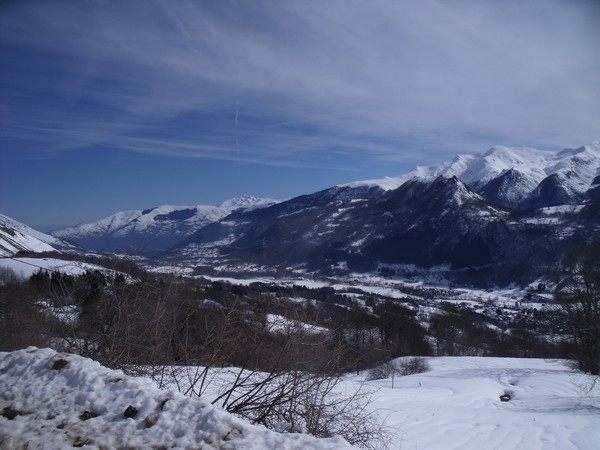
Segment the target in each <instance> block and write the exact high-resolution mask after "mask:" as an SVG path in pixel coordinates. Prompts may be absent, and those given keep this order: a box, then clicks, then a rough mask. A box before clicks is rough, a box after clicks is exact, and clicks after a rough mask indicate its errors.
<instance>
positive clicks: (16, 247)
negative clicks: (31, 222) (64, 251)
mask: <svg viewBox="0 0 600 450" xmlns="http://www.w3.org/2000/svg"><path fill="white" fill-rule="evenodd" d="M63 245H64V243H62V242H61V241H60V240H59V239H57V238H55V237H53V236H50V235H48V234H44V233H41V232H39V231H37V230H34V229H33V228H31V227H29V226H27V225H25V224H23V223H21V222H19V221H17V220H14V219H12V218H10V217H8V216H4V215H2V214H0V257H10V256H13V255H15V254H17V253H19V252H21V251H24V252H34V253H38V252H50V251H55V250H57V248H55V247H60V246H63Z"/></svg>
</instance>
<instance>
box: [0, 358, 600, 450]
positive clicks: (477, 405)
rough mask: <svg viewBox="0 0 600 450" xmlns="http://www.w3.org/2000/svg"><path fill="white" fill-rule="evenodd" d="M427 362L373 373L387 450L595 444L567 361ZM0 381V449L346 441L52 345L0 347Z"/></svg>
mask: <svg viewBox="0 0 600 450" xmlns="http://www.w3.org/2000/svg"><path fill="white" fill-rule="evenodd" d="M61 360H64V361H66V362H67V364H66V365H65V366H64V367H61V363H60V361H61ZM428 363H429V365H430V367H431V370H430V371H428V372H426V373H422V374H416V375H410V376H405V377H398V376H396V377H395V380H394V388H392V380H391V378H388V379H384V380H376V381H369V382H367V385H368V387H373V388H376V389H377V391H376V392H375V394H374V397H373V399H374V400H373V402H372V403H371V404H370V406H369V408H371V409H372V410H373V414H378V415H379V416H380V417H384V418H385V425H386V428H387V430H388V431H389V433H390V436H391V442H390V449H391V450H400V449H403V450H404V449H420V450H423V449H477V450H480V449H526V450H534V449H557V450H558V449H560V450H563V449H584V450H585V449H597V448H599V447H598V443H599V442H600V380H598V382H597V383H596V384H594V377H591V376H587V375H583V374H580V373H577V372H573V371H571V370H570V369H569V368H567V367H566V366H565V364H564V362H563V361H556V360H543V359H518V358H481V357H440V358H430V359H428ZM53 367H54V368H53ZM365 375H366V374H364V373H363V374H360V375H351V376H350V375H349V376H348V377H347V378H346V379H345V381H344V383H342V385H341V389H345V390H347V391H348V392H352V391H353V390H354V389H356V388H357V386H360V385H362V384H363V383H364V378H365ZM222 381H223V380H222ZM0 386H2V389H1V390H0V410H2V411H3V416H6V415H10V413H11V412H13V414H14V412H15V411H18V412H19V413H20V414H19V415H17V416H16V417H14V419H13V420H9V419H8V418H6V417H3V416H0V448H7V449H15V448H26V445H29V447H28V448H64V447H70V446H72V445H73V444H78V445H79V444H82V443H87V444H86V445H85V448H90V449H92V448H100V447H102V446H104V447H103V448H116V447H128V448H131V447H133V448H150V447H154V448H157V447H160V446H164V448H204V449H217V448H219V449H234V448H238V449H250V450H252V449H325V448H331V449H342V448H349V446H348V445H347V444H346V443H345V442H344V441H342V440H341V439H339V438H334V439H326V440H320V439H315V438H312V437H309V436H306V435H301V434H279V433H275V432H271V431H268V430H266V429H265V428H263V427H259V426H253V425H249V424H248V423H246V422H244V421H243V420H241V419H239V418H236V417H233V416H231V415H229V414H227V413H225V412H224V411H222V410H220V409H218V408H216V407H213V406H210V405H209V404H208V403H207V401H208V400H210V396H211V392H210V391H207V392H206V400H201V399H192V398H187V397H184V396H183V395H182V394H179V393H177V392H171V391H166V390H160V389H157V388H156V385H155V384H153V382H151V381H150V380H147V379H139V378H131V377H127V376H124V375H123V374H122V373H121V372H119V371H113V370H109V369H106V368H104V367H102V366H101V365H99V364H98V363H96V362H94V361H91V360H88V359H84V358H81V357H78V356H74V355H66V354H60V353H56V352H54V351H52V350H48V349H34V348H29V349H27V350H21V351H17V352H12V353H0ZM503 394H508V395H510V397H511V398H510V400H509V401H507V402H502V401H500V396H501V395H503ZM129 405H131V406H133V407H135V408H136V410H137V413H136V414H135V416H134V417H131V418H127V417H125V416H124V412H125V411H126V410H127V408H128V406H129ZM86 411H88V413H87V416H86V415H85V413H86ZM130 412H132V410H131V411H130ZM89 416H94V417H92V418H89V419H87V417H89ZM84 419H86V420H84Z"/></svg>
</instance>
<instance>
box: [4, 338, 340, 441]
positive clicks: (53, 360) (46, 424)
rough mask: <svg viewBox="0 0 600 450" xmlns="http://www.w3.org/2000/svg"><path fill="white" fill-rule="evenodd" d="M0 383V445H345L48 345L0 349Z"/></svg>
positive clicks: (333, 439)
mask: <svg viewBox="0 0 600 450" xmlns="http://www.w3.org/2000/svg"><path fill="white" fill-rule="evenodd" d="M0 387H1V388H0V410H1V411H2V413H1V415H0V448H2V449H24V448H30V449H33V448H36V449H37V448H40V449H41V448H43V449H63V448H72V447H83V448H87V449H100V448H101V449H112V448H136V449H142V448H169V449H171V448H180V449H200V448H201V449H205V450H211V449H222V450H225V449H244V450H264V449H282V450H292V449H293V450H304V449H315V450H325V449H332V450H334V449H335V450H342V449H347V448H350V445H349V444H347V443H346V441H344V440H343V439H341V438H331V439H317V438H314V437H311V436H307V435H304V434H281V433H276V432H274V431H270V430H267V429H266V428H264V427H261V426H255V425H250V424H248V423H247V422H245V421H243V420H242V419H239V418H237V417H234V416H232V415H230V414H228V413H226V412H225V411H223V410H220V409H218V408H216V407H213V406H211V405H210V404H208V403H206V402H205V401H203V400H200V399H193V398H189V397H185V396H184V395H183V394H180V393H178V392H168V391H164V390H160V389H158V388H156V386H155V385H154V384H153V383H152V381H150V380H147V379H140V378H131V377H127V376H124V375H123V373H122V372H120V371H114V370H110V369H107V368H105V367H103V366H101V365H100V364H98V363H97V362H94V361H92V360H89V359H85V358H82V357H79V356H75V355H68V354H60V353H56V352H55V351H53V350H50V349H36V348H34V347H30V348H28V349H26V350H20V351H16V352H11V353H0ZM7 416H8V417H7ZM9 417H10V419H9Z"/></svg>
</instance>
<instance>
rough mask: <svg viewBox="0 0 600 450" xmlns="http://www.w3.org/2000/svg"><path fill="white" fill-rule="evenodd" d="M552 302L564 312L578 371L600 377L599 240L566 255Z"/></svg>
mask: <svg viewBox="0 0 600 450" xmlns="http://www.w3.org/2000/svg"><path fill="white" fill-rule="evenodd" d="M555 298H556V299H557V300H558V302H559V303H560V305H561V307H562V309H563V311H564V312H565V317H566V324H565V325H566V326H565V328H566V331H567V332H568V333H569V334H570V335H571V338H572V340H573V341H574V343H575V354H574V357H575V360H576V361H577V364H578V367H579V369H580V370H583V371H585V372H589V373H591V374H593V375H600V240H596V241H594V242H592V243H591V244H589V245H587V246H584V247H581V248H578V249H577V250H575V251H574V252H572V253H571V254H570V255H568V257H567V258H566V259H565V270H564V272H563V273H562V277H561V279H560V282H559V283H558V285H557V287H556V290H555Z"/></svg>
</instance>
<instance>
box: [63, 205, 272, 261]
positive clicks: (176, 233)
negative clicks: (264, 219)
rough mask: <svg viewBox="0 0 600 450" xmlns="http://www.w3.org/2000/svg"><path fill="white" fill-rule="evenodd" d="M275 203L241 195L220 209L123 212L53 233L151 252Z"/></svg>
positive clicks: (100, 246) (88, 243)
mask: <svg viewBox="0 0 600 450" xmlns="http://www.w3.org/2000/svg"><path fill="white" fill-rule="evenodd" d="M273 203H276V201H275V200H272V199H264V198H256V197H251V196H247V195H244V196H240V197H236V198H233V199H230V200H226V201H225V202H223V203H222V204H221V205H219V206H211V205H196V206H174V205H163V206H159V207H156V208H150V209H145V210H130V211H120V212H117V213H115V214H112V215H111V216H108V217H105V218H103V219H100V220H98V221H96V222H91V223H86V224H80V225H77V226H75V227H69V228H63V229H60V230H56V231H53V232H52V235H53V236H55V237H58V238H61V239H65V240H67V241H69V242H72V243H74V244H76V245H79V246H82V247H85V248H89V249H93V250H105V251H134V252H135V253H151V252H154V251H160V250H164V249H167V248H169V247H171V246H172V245H175V244H176V243H178V242H180V241H181V240H183V239H185V238H186V237H187V236H189V235H190V234H191V233H193V232H194V231H195V230H197V229H199V228H201V227H203V226H205V225H207V224H209V223H212V222H215V221H217V220H220V219H222V218H223V217H226V216H227V215H229V214H231V213H232V212H233V211H236V210H240V209H243V210H250V209H254V208H261V207H265V206H269V205H272V204H273Z"/></svg>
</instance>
